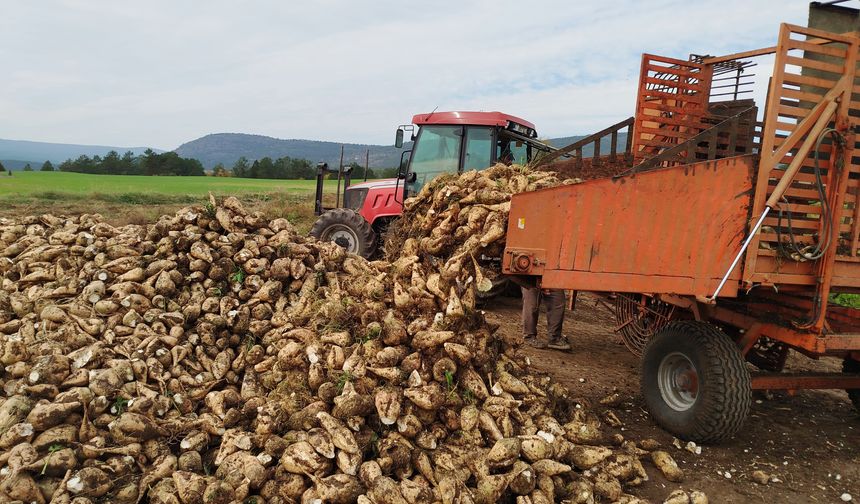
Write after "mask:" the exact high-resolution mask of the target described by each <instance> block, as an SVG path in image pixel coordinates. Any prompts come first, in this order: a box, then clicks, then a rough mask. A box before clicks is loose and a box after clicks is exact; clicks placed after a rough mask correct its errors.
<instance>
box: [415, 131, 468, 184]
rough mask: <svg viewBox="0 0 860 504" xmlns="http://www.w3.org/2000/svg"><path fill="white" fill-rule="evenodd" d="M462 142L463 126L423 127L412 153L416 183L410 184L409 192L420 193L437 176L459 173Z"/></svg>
mask: <svg viewBox="0 0 860 504" xmlns="http://www.w3.org/2000/svg"><path fill="white" fill-rule="evenodd" d="M462 141H463V127H462V126H423V127H422V128H421V130H420V131H419V132H418V138H417V139H416V140H415V148H414V150H413V152H412V161H411V167H410V171H411V172H412V173H414V174H415V182H413V183H411V184H409V191H410V192H411V193H413V194H415V193H418V192H419V191H420V190H421V188H422V187H424V184H426V183H427V182H430V181H431V180H433V179H434V178H436V177H437V176H439V175H441V174H443V173H457V168H458V166H459V164H460V143H461V142H462Z"/></svg>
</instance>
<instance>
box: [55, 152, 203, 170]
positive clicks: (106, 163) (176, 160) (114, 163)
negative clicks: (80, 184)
mask: <svg viewBox="0 0 860 504" xmlns="http://www.w3.org/2000/svg"><path fill="white" fill-rule="evenodd" d="M59 169H60V171H64V172H75V173H90V174H94V175H181V176H203V175H206V171H205V170H204V169H203V165H202V164H201V163H200V161H198V160H196V159H193V158H184V157H180V156H179V154H177V153H175V152H163V153H161V154H158V153H157V152H155V151H153V150H152V149H146V151H144V153H143V155H140V156H135V155H134V153H133V152H131V151H128V152H126V153H125V154H123V155H122V156H120V155H119V153H118V152H116V151H110V152H108V153H107V154H105V156H104V157H101V156H98V155H95V156H93V157H89V156H86V155H82V156H80V157H78V158H77V159H74V160H72V159H67V160H65V161H63V162H62V163H60V166H59Z"/></svg>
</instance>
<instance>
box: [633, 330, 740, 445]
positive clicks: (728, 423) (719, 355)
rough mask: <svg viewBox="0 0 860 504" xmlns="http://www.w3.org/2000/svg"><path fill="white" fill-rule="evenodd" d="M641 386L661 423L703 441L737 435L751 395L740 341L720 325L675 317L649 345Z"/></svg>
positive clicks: (677, 432)
mask: <svg viewBox="0 0 860 504" xmlns="http://www.w3.org/2000/svg"><path fill="white" fill-rule="evenodd" d="M641 389H642V395H643V397H644V398H645V403H646V405H647V406H648V410H649V411H650V412H651V415H652V416H653V417H654V420H655V421H656V422H657V423H658V424H659V425H660V426H661V427H663V428H664V429H666V430H667V431H669V432H671V433H672V434H675V435H676V436H678V437H679V438H682V439H686V440H692V441H696V442H703V443H712V442H717V441H721V440H723V439H726V438H728V437H731V436H732V435H734V434H735V433H736V432H737V431H738V430H739V429H740V428H741V425H743V422H744V420H746V417H747V415H748V414H749V410H750V401H751V398H752V389H751V386H750V374H749V371H748V370H747V368H746V364H745V363H744V358H743V356H742V355H741V353H740V351H739V350H738V348H737V345H735V343H734V342H733V341H732V340H731V338H729V337H728V336H726V334H725V333H723V332H722V331H720V330H719V329H717V328H716V327H714V326H712V325H710V324H708V323H706V322H698V321H689V320H687V321H674V322H670V323H669V324H668V325H667V326H666V327H664V328H663V329H662V330H660V331H659V332H658V333H657V334H656V335H655V336H654V338H653V339H652V340H651V341H650V342H649V343H648V345H647V346H646V347H645V352H644V354H643V357H642V376H641Z"/></svg>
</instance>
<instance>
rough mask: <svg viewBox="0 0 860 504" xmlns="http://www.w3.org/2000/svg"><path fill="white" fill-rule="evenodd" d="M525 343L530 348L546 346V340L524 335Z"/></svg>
mask: <svg viewBox="0 0 860 504" xmlns="http://www.w3.org/2000/svg"><path fill="white" fill-rule="evenodd" d="M524 339H525V342H526V345H528V346H530V347H532V348H546V342H544V341H542V340H539V339H537V338H536V337H534V336H526V337H525V338H524Z"/></svg>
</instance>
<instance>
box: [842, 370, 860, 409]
mask: <svg viewBox="0 0 860 504" xmlns="http://www.w3.org/2000/svg"><path fill="white" fill-rule="evenodd" d="M842 372H843V373H853V374H860V361H857V360H854V359H852V358H851V357H845V360H844V361H843V362H842ZM845 392H848V398H849V399H851V402H852V403H854V407H855V408H857V410H858V411H860V389H848V390H846V391H845Z"/></svg>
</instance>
